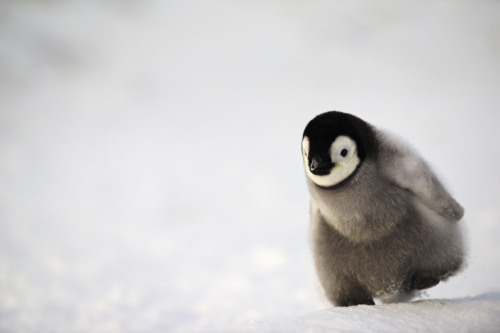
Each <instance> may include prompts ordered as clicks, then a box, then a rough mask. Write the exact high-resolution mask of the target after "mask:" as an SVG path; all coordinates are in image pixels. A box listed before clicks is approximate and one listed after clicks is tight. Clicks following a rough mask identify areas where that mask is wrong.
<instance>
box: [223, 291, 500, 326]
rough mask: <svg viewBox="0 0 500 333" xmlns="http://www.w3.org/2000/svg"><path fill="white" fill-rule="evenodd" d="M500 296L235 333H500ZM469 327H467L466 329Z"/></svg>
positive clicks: (319, 314) (358, 311)
mask: <svg viewBox="0 0 500 333" xmlns="http://www.w3.org/2000/svg"><path fill="white" fill-rule="evenodd" d="M499 301H500V294H499V293H490V294H483V295H480V296H478V297H468V298H462V299H456V300H421V301H417V302H412V303H406V304H403V303H401V304H387V305H379V306H367V305H360V306H356V307H349V308H331V309H326V310H322V311H316V312H312V313H308V314H305V315H301V316H295V317H291V318H279V319H274V320H267V321H260V322H252V323H247V324H245V325H240V326H238V325H234V326H233V327H231V328H230V329H229V330H228V331H231V332H346V331H350V332H498V329H499V327H500V318H499V317H498V313H499V311H500V302H499ZM464 324H465V325H464Z"/></svg>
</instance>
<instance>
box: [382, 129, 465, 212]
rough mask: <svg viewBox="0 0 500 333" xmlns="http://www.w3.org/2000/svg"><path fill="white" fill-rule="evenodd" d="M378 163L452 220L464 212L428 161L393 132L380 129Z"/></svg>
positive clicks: (400, 183) (386, 172)
mask: <svg viewBox="0 0 500 333" xmlns="http://www.w3.org/2000/svg"><path fill="white" fill-rule="evenodd" d="M377 138H378V140H379V143H380V151H379V159H380V160H379V165H380V167H381V168H382V171H383V173H384V175H385V176H387V177H388V178H389V179H390V180H391V181H392V182H394V183H395V184H396V185H398V186H400V187H402V188H404V189H407V190H409V191H410V192H412V193H413V194H415V196H416V197H417V198H418V199H419V200H420V201H421V202H423V203H424V204H425V205H426V206H428V207H429V208H431V209H432V210H433V211H435V212H436V213H438V214H440V215H441V216H443V217H445V218H446V219H447V220H449V221H458V220H460V219H461V218H462V217H463V215H464V209H463V208H462V206H461V205H460V204H459V203H458V202H457V201H456V200H455V199H454V198H453V197H452V196H451V195H450V194H449V193H448V191H447V190H446V189H445V188H444V186H443V185H442V184H441V182H440V181H439V179H438V178H437V176H436V175H435V174H434V172H433V171H432V169H431V168H430V167H429V165H428V164H427V163H426V162H425V160H424V159H423V158H421V157H420V156H419V155H418V153H417V152H415V151H414V150H413V149H412V148H411V147H410V146H409V145H407V144H406V143H404V142H403V141H402V140H401V139H399V138H398V137H396V136H394V135H393V134H390V133H387V132H383V131H380V130H379V131H378V133H377Z"/></svg>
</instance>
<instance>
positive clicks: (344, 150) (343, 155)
mask: <svg viewBox="0 0 500 333" xmlns="http://www.w3.org/2000/svg"><path fill="white" fill-rule="evenodd" d="M348 152H349V151H348V150H347V149H345V148H344V149H342V151H341V152H340V155H342V157H346V156H347V153H348Z"/></svg>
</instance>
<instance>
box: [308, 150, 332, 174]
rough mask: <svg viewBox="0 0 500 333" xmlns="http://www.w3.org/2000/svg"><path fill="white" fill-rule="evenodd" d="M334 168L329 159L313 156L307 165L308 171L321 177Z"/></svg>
mask: <svg viewBox="0 0 500 333" xmlns="http://www.w3.org/2000/svg"><path fill="white" fill-rule="evenodd" d="M334 166H335V163H332V162H331V161H330V159H329V158H325V157H321V156H319V155H318V156H314V157H313V158H312V159H311V162H310V163H309V170H311V172H312V173H313V174H315V175H318V176H323V175H327V174H329V173H330V170H331V169H332V168H333V167H334Z"/></svg>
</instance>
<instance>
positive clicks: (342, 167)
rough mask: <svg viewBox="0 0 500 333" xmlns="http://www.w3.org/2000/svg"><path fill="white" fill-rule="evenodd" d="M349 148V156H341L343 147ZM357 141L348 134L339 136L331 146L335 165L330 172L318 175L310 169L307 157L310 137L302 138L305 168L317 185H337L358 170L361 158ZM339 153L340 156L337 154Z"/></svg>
mask: <svg viewBox="0 0 500 333" xmlns="http://www.w3.org/2000/svg"><path fill="white" fill-rule="evenodd" d="M344 148H347V149H348V150H349V152H348V154H347V156H346V157H345V158H343V157H342V156H340V152H341V151H342V149H344ZM356 148H357V147H356V143H355V142H354V141H353V140H351V139H350V138H348V137H346V136H339V137H338V138H337V139H336V140H335V141H334V142H333V143H332V146H331V148H330V154H331V155H332V156H331V157H332V161H333V162H335V167H334V168H333V169H332V170H331V171H330V173H329V174H327V175H323V176H318V175H315V174H313V173H312V172H311V170H310V169H309V162H308V158H307V153H308V152H309V138H308V137H304V139H303V140H302V158H303V160H304V168H305V170H306V174H307V176H308V177H309V179H311V180H312V181H313V182H314V183H315V184H316V185H319V186H323V187H330V186H333V185H336V184H338V183H340V182H341V181H343V180H344V179H346V178H347V177H349V176H350V175H351V174H352V173H353V172H354V170H356V168H357V166H358V164H359V162H360V160H359V157H358V151H357V149H356ZM336 154H338V156H337V155H336Z"/></svg>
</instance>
